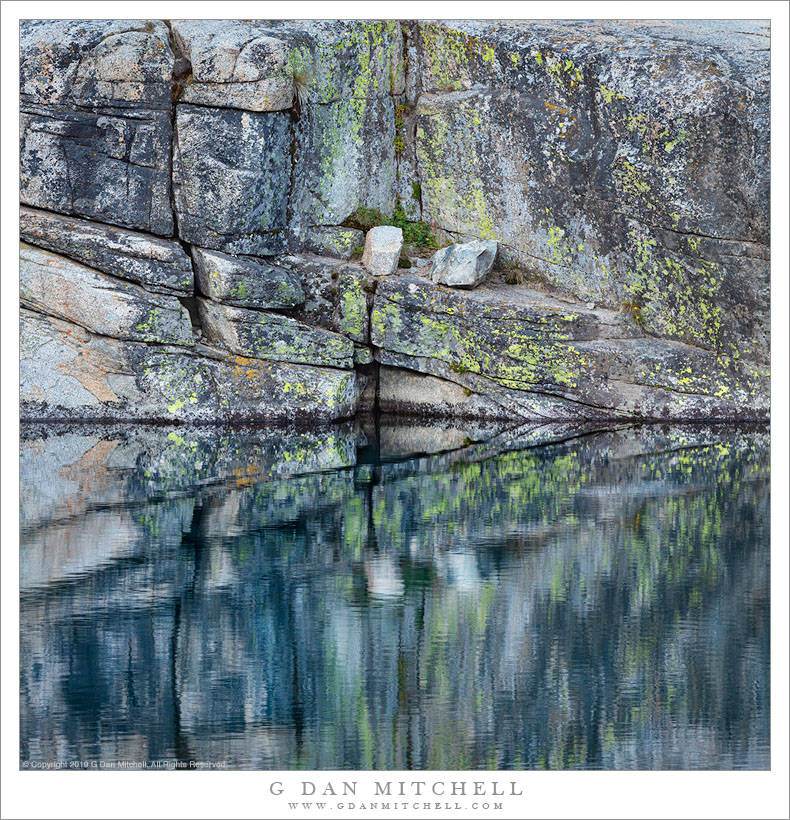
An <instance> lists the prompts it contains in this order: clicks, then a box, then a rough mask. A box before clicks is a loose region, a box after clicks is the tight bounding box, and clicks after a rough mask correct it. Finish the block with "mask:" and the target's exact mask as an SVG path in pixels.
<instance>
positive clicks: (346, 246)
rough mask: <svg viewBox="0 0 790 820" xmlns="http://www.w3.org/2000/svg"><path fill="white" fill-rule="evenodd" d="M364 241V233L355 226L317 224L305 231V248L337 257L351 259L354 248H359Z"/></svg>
mask: <svg viewBox="0 0 790 820" xmlns="http://www.w3.org/2000/svg"><path fill="white" fill-rule="evenodd" d="M364 243H365V234H364V233H363V232H362V231H358V230H357V229H356V228H338V227H332V226H328V225H317V226H315V227H313V228H310V229H309V230H308V232H307V236H306V238H305V250H307V251H310V252H311V253H317V254H326V255H327V256H336V257H338V258H339V259H351V255H352V253H353V251H354V248H361V247H362V246H363V245H364Z"/></svg>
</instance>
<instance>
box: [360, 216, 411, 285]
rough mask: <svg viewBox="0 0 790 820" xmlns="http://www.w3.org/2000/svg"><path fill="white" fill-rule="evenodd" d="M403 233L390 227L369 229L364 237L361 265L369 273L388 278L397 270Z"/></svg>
mask: <svg viewBox="0 0 790 820" xmlns="http://www.w3.org/2000/svg"><path fill="white" fill-rule="evenodd" d="M402 247H403V231H402V230H401V229H400V228H393V227H392V226H390V225H379V226H377V227H375V228H371V229H370V230H369V231H368V233H367V236H366V237H365V251H364V253H363V254H362V264H363V265H364V266H365V268H367V270H369V271H370V272H371V273H374V274H377V275H378V276H388V275H389V274H391V273H395V271H396V270H397V269H398V260H399V259H400V252H401V248H402Z"/></svg>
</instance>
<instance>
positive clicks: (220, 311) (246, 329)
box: [198, 299, 354, 368]
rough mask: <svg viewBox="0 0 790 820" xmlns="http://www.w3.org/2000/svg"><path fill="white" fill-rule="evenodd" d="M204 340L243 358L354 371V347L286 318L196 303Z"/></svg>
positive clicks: (337, 338)
mask: <svg viewBox="0 0 790 820" xmlns="http://www.w3.org/2000/svg"><path fill="white" fill-rule="evenodd" d="M198 306H199V310H200V323H201V326H202V327H203V334H204V338H205V339H206V340H207V341H209V342H212V343H213V344H216V345H219V346H220V347H224V348H226V349H227V350H230V351H231V352H233V353H238V354H240V355H242V356H251V357H253V358H256V359H273V360H275V361H278V362H298V363H304V364H312V365H328V366H332V367H344V368H351V367H353V357H354V344H353V342H352V341H351V340H350V339H346V338H345V337H343V336H340V335H339V334H337V333H330V332H329V331H327V330H323V329H321V328H315V327H310V326H309V325H305V324H303V323H302V322H299V321H297V320H296V319H292V318H290V317H288V316H281V315H279V314H277V313H265V312H263V311H257V310H245V309H244V308H237V307H230V306H228V305H222V304H219V303H218V302H212V301H209V300H208V299H199V300H198Z"/></svg>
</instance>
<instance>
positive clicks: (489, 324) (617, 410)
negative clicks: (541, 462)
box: [371, 276, 768, 419]
mask: <svg viewBox="0 0 790 820" xmlns="http://www.w3.org/2000/svg"><path fill="white" fill-rule="evenodd" d="M371 341H372V343H373V344H374V345H375V346H376V347H378V348H380V349H381V350H380V351H379V352H378V354H377V358H378V360H379V361H380V362H381V363H382V364H387V365H390V366H396V367H405V368H408V369H411V370H416V371H419V372H423V373H428V374H431V375H434V376H438V377H440V378H443V379H446V380H449V381H453V382H456V383H458V384H460V385H463V386H464V387H467V388H468V389H470V390H473V391H474V392H477V393H481V394H482V395H485V396H488V397H489V398H491V399H493V400H494V401H496V402H498V403H499V404H501V405H502V406H503V407H505V408H506V409H508V411H509V412H512V413H515V414H517V415H521V416H523V417H525V418H548V419H567V418H577V419H601V418H612V417H630V418H668V417H672V418H705V417H709V418H728V417H731V418H739V417H740V418H761V417H765V416H766V414H767V412H768V374H767V372H766V371H765V369H764V368H758V367H755V366H753V365H749V364H747V363H744V362H742V361H739V360H735V359H732V358H729V357H723V356H717V355H716V354H715V353H712V352H709V351H706V350H701V349H699V348H695V347H690V346H687V345H682V344H679V343H677V342H660V341H658V340H655V339H650V338H646V337H644V336H643V335H642V333H641V330H640V328H639V327H638V325H637V324H636V322H635V321H634V319H633V318H632V317H630V318H629V316H628V315H627V314H625V313H615V312H613V311H610V310H605V309H602V308H598V309H597V310H595V311H589V310H587V309H586V307H585V306H584V305H583V304H580V303H576V304H573V305H572V306H571V303H568V302H567V301H565V302H561V301H559V300H556V299H552V298H550V297H548V296H546V294H544V293H541V292H538V291H532V292H531V293H530V292H529V291H524V290H517V289H515V288H513V287H507V286H505V285H495V286H494V285H484V286H482V287H480V288H478V289H477V290H476V291H474V293H458V292H456V291H450V290H446V289H443V288H437V287H435V286H433V285H431V284H430V283H428V282H426V281H425V280H420V279H417V278H416V277H409V276H398V277H389V278H387V279H383V280H381V282H380V283H379V285H378V288H377V290H376V296H375V300H374V307H373V312H372V315H371Z"/></svg>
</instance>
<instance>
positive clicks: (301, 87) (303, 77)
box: [293, 69, 312, 113]
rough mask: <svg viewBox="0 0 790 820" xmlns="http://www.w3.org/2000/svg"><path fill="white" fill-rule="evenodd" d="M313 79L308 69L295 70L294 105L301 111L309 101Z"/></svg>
mask: <svg viewBox="0 0 790 820" xmlns="http://www.w3.org/2000/svg"><path fill="white" fill-rule="evenodd" d="M311 80H312V75H311V74H310V72H309V71H308V70H307V69H304V70H302V71H299V72H296V71H295V72H294V76H293V85H294V106H295V108H296V110H297V111H298V112H299V113H301V112H302V108H303V107H304V106H305V105H307V103H308V102H309V99H310V92H309V88H310V82H311Z"/></svg>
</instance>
